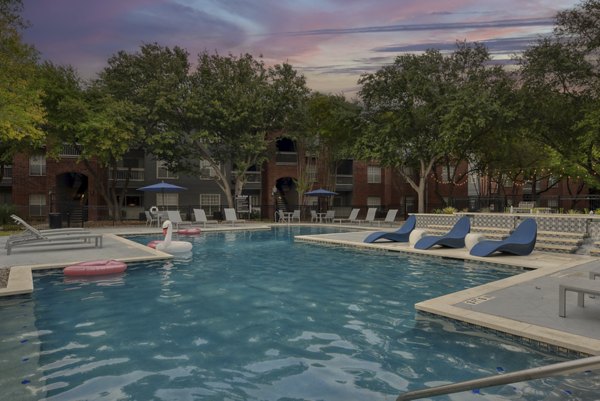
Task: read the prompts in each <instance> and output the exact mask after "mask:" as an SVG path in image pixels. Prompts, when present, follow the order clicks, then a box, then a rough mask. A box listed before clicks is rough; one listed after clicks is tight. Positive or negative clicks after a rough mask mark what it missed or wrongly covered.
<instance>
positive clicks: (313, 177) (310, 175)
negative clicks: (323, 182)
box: [306, 164, 317, 182]
mask: <svg viewBox="0 0 600 401" xmlns="http://www.w3.org/2000/svg"><path fill="white" fill-rule="evenodd" d="M306 179H307V180H308V182H316V181H317V166H316V165H314V164H307V165H306Z"/></svg>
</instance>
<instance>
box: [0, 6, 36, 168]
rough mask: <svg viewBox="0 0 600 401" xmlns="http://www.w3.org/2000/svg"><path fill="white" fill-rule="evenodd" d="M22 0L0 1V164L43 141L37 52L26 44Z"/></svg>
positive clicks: (6, 162)
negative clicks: (23, 36) (19, 151)
mask: <svg viewBox="0 0 600 401" xmlns="http://www.w3.org/2000/svg"><path fill="white" fill-rule="evenodd" d="M21 8H22V4H21V1H19V0H5V1H2V2H0V66H2V67H1V73H0V166H2V165H4V164H10V163H11V161H12V156H13V155H14V153H15V152H17V151H18V150H20V149H22V148H24V147H37V146H40V145H41V144H42V143H43V140H44V132H43V131H42V130H41V129H40V125H41V124H42V123H43V122H44V110H43V108H42V105H41V101H40V96H41V90H40V88H39V86H38V82H37V79H36V78H37V65H36V63H37V52H36V50H35V49H34V48H33V47H31V46H29V45H26V44H25V43H23V40H22V37H21V30H22V29H23V28H24V27H25V23H24V22H23V20H22V18H21V17H20V12H21Z"/></svg>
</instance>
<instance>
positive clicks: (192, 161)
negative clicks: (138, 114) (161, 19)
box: [154, 52, 308, 205]
mask: <svg viewBox="0 0 600 401" xmlns="http://www.w3.org/2000/svg"><path fill="white" fill-rule="evenodd" d="M188 87H189V97H188V98H187V100H186V102H185V105H184V110H185V118H184V119H183V121H185V123H186V124H185V126H182V127H181V130H180V131H179V132H174V133H173V135H171V136H163V138H166V141H165V140H163V142H162V144H161V146H160V147H156V148H155V149H154V151H155V154H157V155H159V156H160V157H161V158H163V159H165V160H167V161H168V162H169V165H170V166H172V167H173V168H174V169H175V170H178V171H185V172H188V173H199V169H200V165H199V163H198V160H199V159H204V160H206V161H208V163H209V164H210V165H211V166H212V167H213V169H214V170H215V171H216V173H217V174H216V179H217V183H218V184H219V185H220V186H221V189H222V190H223V192H224V193H225V194H226V196H228V203H229V204H230V205H232V203H233V201H232V198H231V196H230V194H231V190H230V182H231V177H228V176H225V174H224V173H223V171H222V170H221V166H225V165H229V166H232V167H233V168H234V169H235V170H237V172H238V174H236V175H235V193H236V194H240V193H241V191H242V188H243V185H244V182H245V175H244V174H243V173H245V172H246V171H247V170H248V169H249V168H250V167H252V166H254V165H257V166H258V165H261V164H262V162H263V161H264V160H266V158H267V157H268V154H267V148H268V144H269V143H268V141H267V134H268V133H271V132H274V131H278V130H281V129H283V128H285V127H286V126H287V125H288V124H289V122H290V118H291V116H292V115H294V113H295V110H297V109H298V108H299V107H300V106H301V104H302V102H303V101H304V98H305V96H306V94H307V93H308V89H307V88H306V83H305V80H304V77H302V76H300V75H299V74H298V73H297V72H296V71H295V70H294V69H293V68H292V67H291V66H290V65H288V64H282V65H276V66H274V67H269V68H268V67H266V66H265V65H264V63H263V62H262V61H261V60H256V59H254V58H253V57H252V56H251V55H249V54H245V55H241V56H239V57H235V56H232V55H229V56H227V57H225V56H221V55H219V54H209V53H206V52H205V53H202V54H200V55H199V57H198V63H197V68H196V70H195V71H194V72H193V73H192V74H191V76H190V80H189V85H188Z"/></svg>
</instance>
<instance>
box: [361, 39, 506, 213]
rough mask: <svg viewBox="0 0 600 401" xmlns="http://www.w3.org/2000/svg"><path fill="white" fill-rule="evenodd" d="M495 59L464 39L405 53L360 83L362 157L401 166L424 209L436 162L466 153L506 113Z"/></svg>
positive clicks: (459, 156)
mask: <svg viewBox="0 0 600 401" xmlns="http://www.w3.org/2000/svg"><path fill="white" fill-rule="evenodd" d="M488 61H489V54H488V51H487V49H486V48H485V47H484V46H482V45H478V44H475V45H472V46H469V45H467V44H465V43H459V44H458V46H457V49H456V51H455V52H454V53H452V54H451V55H449V56H444V55H442V53H441V52H439V51H437V50H428V51H426V52H425V53H423V54H421V55H412V54H407V55H402V56H398V57H397V58H396V60H395V62H394V64H392V65H389V66H386V67H383V68H381V69H380V70H378V71H377V72H376V73H374V74H367V75H363V76H362V77H361V79H360V81H359V83H360V84H361V85H362V88H361V90H360V97H361V99H362V100H363V102H364V105H365V112H364V118H365V121H366V129H365V131H364V134H363V135H361V137H360V138H359V140H358V141H357V143H356V146H355V156H356V157H357V158H359V159H362V160H373V159H374V160H378V161H379V162H380V163H382V165H384V166H391V167H398V171H399V172H400V173H401V174H403V175H404V178H405V179H406V180H407V182H408V183H409V184H410V185H411V186H412V187H413V189H415V190H416V191H417V193H418V196H419V212H423V211H424V205H425V203H424V196H425V184H424V180H425V177H426V176H427V175H428V174H429V172H430V170H431V167H432V165H433V164H434V163H435V162H436V161H437V160H438V159H439V158H441V157H443V156H444V157H447V158H450V159H457V160H458V159H463V158H465V157H466V155H469V154H470V153H472V152H473V151H475V150H476V145H477V144H480V143H481V142H482V141H483V140H484V135H486V134H487V133H488V132H489V131H491V130H493V129H494V127H496V126H498V125H499V120H500V119H501V118H503V115H502V112H503V110H504V108H503V107H502V104H503V101H504V98H502V97H499V96H497V95H496V93H495V92H494V89H495V88H497V87H498V86H499V85H500V84H501V83H505V82H506V81H507V80H506V77H505V76H504V74H503V73H502V70H501V69H499V68H489V67H487V66H486V64H487V62H488ZM409 169H412V170H413V171H418V175H417V176H416V177H415V176H413V175H409V174H408V173H407V172H408V171H409Z"/></svg>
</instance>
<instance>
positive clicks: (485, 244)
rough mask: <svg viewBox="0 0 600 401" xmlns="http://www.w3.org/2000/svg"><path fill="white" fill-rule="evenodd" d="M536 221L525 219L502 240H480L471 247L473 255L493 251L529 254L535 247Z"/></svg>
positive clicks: (488, 254)
mask: <svg viewBox="0 0 600 401" xmlns="http://www.w3.org/2000/svg"><path fill="white" fill-rule="evenodd" d="M536 238H537V223H536V222H535V220H534V219H525V220H523V222H522V223H521V224H519V226H518V227H517V228H516V229H515V231H513V233H512V234H511V235H509V236H508V237H507V238H506V239H504V240H502V241H481V242H479V243H477V244H475V246H474V247H473V248H472V249H471V255H473V256H481V257H485V256H490V255H491V254H492V253H494V252H504V253H510V254H513V255H518V256H525V255H529V254H530V253H531V252H532V251H533V248H534V247H535V240H536Z"/></svg>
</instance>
